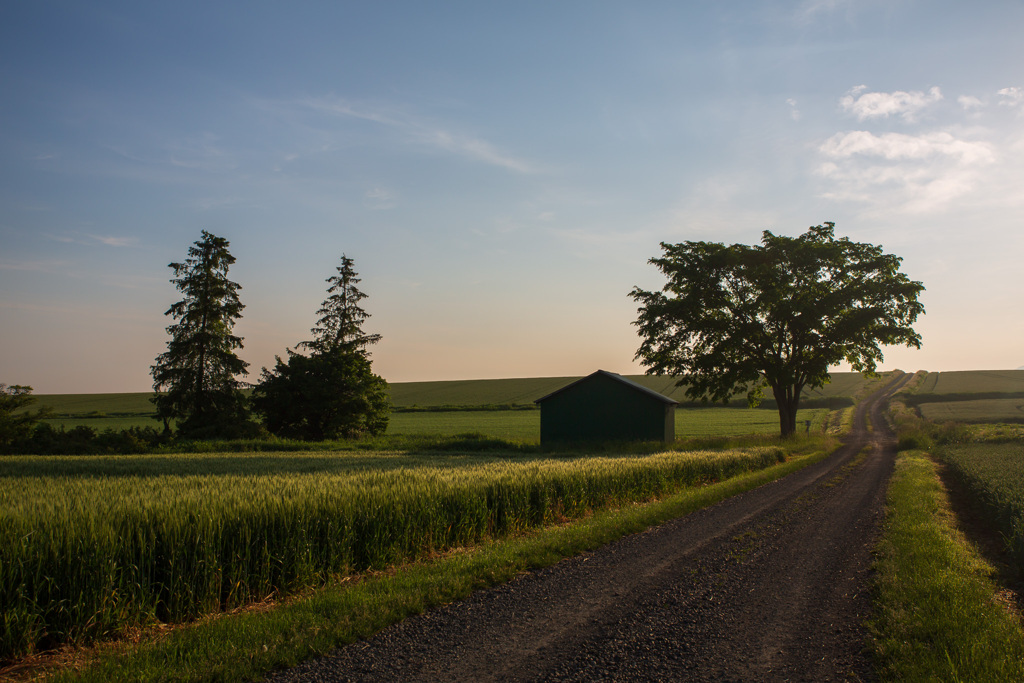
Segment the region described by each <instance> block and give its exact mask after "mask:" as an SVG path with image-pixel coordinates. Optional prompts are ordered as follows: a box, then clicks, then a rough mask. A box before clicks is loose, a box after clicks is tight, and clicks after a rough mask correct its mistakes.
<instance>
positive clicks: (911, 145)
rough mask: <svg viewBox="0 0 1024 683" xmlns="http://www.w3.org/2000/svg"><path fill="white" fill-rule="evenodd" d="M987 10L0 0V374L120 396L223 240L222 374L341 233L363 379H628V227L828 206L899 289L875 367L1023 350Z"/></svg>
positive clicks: (645, 236)
mask: <svg viewBox="0 0 1024 683" xmlns="http://www.w3.org/2000/svg"><path fill="white" fill-rule="evenodd" d="M1022 28H1024V5H1021V4H1020V3H1019V2H979V3H961V2H934V1H929V2H925V1H920V2H915V1H901V0H895V1H884V2H868V1H865V2H855V1H850V2H844V1H842V0H833V1H831V2H829V1H816V2H770V1H757V2H720V3H680V2H595V1H585V2H584V1H579V2H515V3H482V2H438V3H423V2H379V3H354V2H352V3H350V2H322V3H313V2H293V3H283V2H237V3H227V2H174V3H138V2H102V1H99V2H91V3H79V2H50V1H47V0H38V1H34V2H7V3H3V4H2V5H0V87H2V92H3V93H4V95H3V98H2V99H0V349H2V353H0V382H4V383H7V384H30V385H32V386H33V387H35V390H36V392H37V393H77V392H108V391H111V392H112V391H146V390H148V389H149V388H150V386H151V378H150V375H149V367H150V365H151V364H152V362H153V359H154V358H155V357H156V356H157V355H158V354H159V353H161V352H162V351H163V350H164V347H165V344H166V340H167V336H166V333H165V331H164V328H165V327H166V326H167V325H168V324H169V323H170V322H171V321H170V319H168V318H165V316H164V315H163V313H164V311H165V310H166V309H167V307H168V306H169V305H170V304H171V303H173V302H174V301H175V300H176V299H177V296H176V295H177V292H176V290H174V289H173V287H172V286H171V285H170V284H169V282H168V280H169V278H170V277H171V272H170V270H169V269H168V268H167V264H168V263H169V262H171V261H177V260H181V259H182V258H184V256H185V253H186V251H187V249H188V247H189V245H190V244H191V243H192V242H193V241H195V240H196V239H198V237H199V233H200V231H201V230H209V231H210V232H213V233H214V234H217V235H220V236H223V237H226V238H227V239H228V240H230V242H231V251H232V253H233V254H234V255H235V257H236V258H237V263H236V264H235V266H234V267H233V268H232V270H231V277H232V279H234V280H235V281H236V282H238V283H239V284H240V285H241V286H242V291H241V297H242V301H243V303H244V304H246V309H245V311H244V317H243V319H242V320H241V321H240V322H239V324H238V326H237V328H236V331H237V332H238V334H240V335H241V336H243V337H244V338H245V348H244V349H243V350H242V351H241V353H240V355H241V356H242V357H243V358H244V359H245V360H247V361H249V362H250V363H251V364H252V368H251V370H252V371H253V372H252V374H251V375H250V377H249V379H251V380H255V379H256V378H258V375H259V369H260V367H262V366H265V365H270V364H272V363H273V358H274V355H275V354H283V353H284V351H285V348H286V347H294V346H295V344H296V343H298V342H299V341H302V340H304V339H307V338H308V336H309V328H310V327H311V326H312V325H313V323H314V322H315V318H316V315H315V312H316V309H317V308H318V307H319V304H320V302H321V301H322V300H323V298H324V296H325V286H326V285H325V283H324V279H325V278H327V277H328V276H330V275H331V274H333V272H334V268H335V266H336V265H337V264H338V262H339V259H340V256H341V254H342V253H346V254H347V255H348V256H350V257H352V258H354V259H355V263H356V268H357V270H358V271H359V272H360V274H361V276H362V278H363V281H362V283H361V287H362V289H363V291H364V292H366V293H367V294H368V295H369V296H368V298H367V299H366V300H365V301H364V304H365V307H366V309H367V310H368V312H369V313H370V314H371V315H372V317H371V318H370V320H369V321H368V323H367V325H366V328H367V330H368V331H371V332H377V333H380V334H382V335H383V341H382V342H381V343H380V344H379V345H378V346H377V347H376V348H375V351H374V356H373V358H374V363H375V366H374V367H375V369H376V370H377V372H379V373H380V374H381V375H383V376H384V377H385V378H386V379H388V380H390V381H413V380H440V379H461V378H484V377H516V376H547V375H581V374H586V373H589V372H592V371H593V370H595V369H597V368H603V369H606V370H611V371H616V372H624V373H629V372H639V371H640V367H639V366H638V365H636V364H635V362H634V361H633V354H634V352H635V351H636V348H637V346H638V339H637V337H636V333H635V328H634V327H633V326H632V325H631V323H632V321H633V320H634V319H635V317H636V305H635V303H634V302H633V301H632V300H631V299H629V297H628V292H629V291H630V290H631V289H632V287H633V286H635V285H639V286H641V287H643V288H647V289H651V288H657V287H660V286H661V284H662V281H661V279H660V276H659V275H658V273H657V271H656V270H655V269H654V268H653V266H650V265H649V264H647V259H649V258H651V257H652V256H656V255H658V254H659V247H658V244H659V242H661V241H668V242H678V241H683V240H714V241H719V242H727V243H733V242H743V243H748V244H749V243H755V242H757V241H758V240H759V239H760V235H761V231H762V230H765V229H770V230H772V231H773V232H776V233H781V234H787V235H797V234H800V233H802V232H804V231H805V230H806V228H807V227H808V226H811V225H817V224H820V223H822V222H824V221H834V222H835V223H836V232H837V234H838V235H845V236H849V237H850V238H851V239H854V240H856V241H863V242H872V243H876V244H882V245H883V246H884V247H885V248H886V250H887V251H889V252H891V253H895V254H897V255H899V256H901V257H903V259H904V262H903V270H904V272H906V273H907V274H908V275H909V276H910V277H911V278H913V279H916V280H921V281H922V282H923V283H924V284H925V286H926V287H927V291H926V292H925V294H924V297H923V300H924V303H925V306H926V308H927V311H928V312H927V314H926V315H925V316H924V317H923V318H922V319H921V320H920V321H919V324H918V326H917V328H918V330H919V331H920V332H921V334H922V335H923V337H924V345H923V348H922V349H921V350H919V351H918V350H908V349H903V348H892V349H889V350H888V351H887V353H886V361H885V364H884V367H885V368H887V369H889V368H896V367H898V368H902V369H904V370H915V369H928V370H965V369H1002V368H1016V367H1019V366H1021V365H1024V342H1022V341H1021V340H1022V339H1024V305H1022V304H1021V280H1022V278H1021V272H1022V270H1024V269H1022V267H1021V265H1020V264H1021V260H1022V259H1021V256H1022V247H1024V237H1022V234H1024V230H1022V225H1021V224H1022V221H1021V218H1022V209H1024V47H1022V46H1024V41H1021V40H1020V35H1021V29H1022Z"/></svg>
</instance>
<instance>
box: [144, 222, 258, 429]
mask: <svg viewBox="0 0 1024 683" xmlns="http://www.w3.org/2000/svg"><path fill="white" fill-rule="evenodd" d="M228 246H229V243H228V241H227V240H226V239H224V238H223V237H217V236H216V235H213V234H210V233H209V232H207V231H205V230H203V231H202V237H201V239H199V240H197V241H196V242H195V244H193V246H192V247H190V248H189V250H188V258H187V259H185V261H184V262H182V263H171V264H170V265H169V267H170V268H171V269H173V270H174V275H175V277H174V279H172V280H171V283H172V284H173V285H174V286H175V287H176V288H177V289H178V290H179V291H180V292H181V293H182V294H183V297H184V298H182V300H181V301H178V302H177V303H175V304H173V305H172V306H171V307H170V308H169V309H168V310H167V311H166V313H165V315H169V316H172V317H173V318H174V320H175V321H176V322H175V323H174V324H173V325H170V326H169V327H168V328H167V333H168V334H169V335H170V336H171V338H170V340H169V341H168V342H167V351H165V352H164V353H162V354H160V355H159V356H157V358H156V364H155V365H153V366H152V368H151V372H152V374H153V389H154V390H155V391H156V392H158V393H157V396H156V397H155V398H154V399H153V402H154V403H155V404H156V409H157V417H158V419H162V420H163V421H164V426H165V428H167V427H168V424H169V421H170V420H171V419H172V418H173V419H176V420H177V421H178V425H177V426H178V431H179V433H180V434H182V435H185V436H197V437H208V436H242V435H245V433H246V432H248V431H251V430H250V429H249V427H250V426H251V424H250V423H249V421H248V418H247V408H246V401H245V396H244V395H243V394H242V391H241V388H242V382H241V381H240V380H239V379H237V376H238V375H246V374H248V370H246V368H247V367H248V366H249V364H248V363H246V362H245V361H243V360H242V359H240V358H239V357H238V356H237V355H236V353H235V350H236V349H240V348H242V339H241V337H238V336H236V335H234V334H233V333H232V330H233V329H234V325H235V321H236V320H237V319H238V318H241V317H242V309H243V308H245V306H243V305H242V303H241V301H240V300H239V298H238V291H239V290H240V289H241V287H240V286H239V285H238V284H237V283H235V282H232V281H231V280H229V279H228V269H229V267H230V266H231V264H233V263H234V262H235V257H234V256H232V255H231V253H230V252H229V251H228Z"/></svg>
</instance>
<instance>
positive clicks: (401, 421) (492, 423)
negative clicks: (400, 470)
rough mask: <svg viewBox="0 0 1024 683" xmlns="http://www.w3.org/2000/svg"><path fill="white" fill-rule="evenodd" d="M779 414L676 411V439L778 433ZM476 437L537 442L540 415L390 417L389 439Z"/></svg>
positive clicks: (815, 416) (820, 418) (820, 419)
mask: <svg viewBox="0 0 1024 683" xmlns="http://www.w3.org/2000/svg"><path fill="white" fill-rule="evenodd" d="M828 413H829V411H828V410H826V409H824V408H811V409H808V410H801V411H799V413H798V414H797V422H798V424H799V425H801V426H802V425H803V424H804V421H805V420H810V421H811V430H812V431H815V432H819V431H821V429H822V428H823V426H824V422H825V420H826V419H827V418H828ZM778 432H779V414H778V413H777V412H776V411H774V410H766V409H753V410H752V409H750V408H680V409H678V410H676V438H677V439H686V438H691V437H704V436H743V435H747V434H778ZM467 433H479V434H483V435H484V436H487V437H492V438H496V439H504V440H506V441H514V442H522V443H538V442H539V441H540V411H537V410H494V411H445V412H422V413H419V412H417V413H392V415H391V422H390V424H389V425H388V434H389V435H414V434H443V435H448V436H453V435H456V434H467Z"/></svg>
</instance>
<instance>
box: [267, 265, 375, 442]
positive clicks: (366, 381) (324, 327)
mask: <svg viewBox="0 0 1024 683" xmlns="http://www.w3.org/2000/svg"><path fill="white" fill-rule="evenodd" d="M337 271H338V272H337V274H336V275H333V276H331V277H329V278H327V282H328V284H329V285H330V286H329V287H328V289H327V293H328V294H329V296H328V297H327V299H326V300H325V301H324V302H323V304H322V305H321V306H320V310H318V311H317V314H318V315H320V319H319V320H318V321H317V324H316V326H315V327H313V328H312V330H311V331H312V333H313V339H312V341H306V342H301V343H300V344H299V347H300V348H305V349H308V350H309V351H310V355H308V356H305V355H303V354H301V353H297V352H294V351H292V350H290V349H288V350H287V351H288V360H287V361H284V360H282V359H281V357H280V356H278V357H277V359H276V360H277V363H276V365H275V367H274V369H273V370H272V371H271V370H267V369H266V368H263V374H262V376H261V378H260V383H259V384H258V385H257V386H256V389H255V390H254V391H253V397H252V401H253V406H254V408H255V409H256V411H257V412H258V413H259V414H260V415H262V417H263V423H264V426H265V427H266V428H267V429H268V430H269V431H270V432H271V433H273V434H277V435H278V436H284V437H289V438H298V439H308V440H315V441H319V440H322V439H337V438H355V437H358V436H362V435H366V434H369V435H377V434H383V433H384V431H385V430H386V429H387V426H388V414H389V412H390V410H391V406H390V399H389V397H388V391H387V386H388V385H387V382H385V381H384V379H383V378H381V377H380V376H379V375H376V374H374V373H373V369H372V367H371V362H370V358H369V355H370V354H369V351H368V350H367V347H368V346H370V345H372V344H376V343H377V342H379V341H380V339H381V336H380V335H379V334H366V333H365V332H363V328H362V325H363V323H364V322H365V321H366V319H367V318H369V317H370V315H369V313H367V312H366V311H365V310H363V308H362V307H361V306H360V305H359V302H360V301H362V300H363V299H365V298H366V294H364V293H363V292H361V291H359V289H358V288H357V287H356V284H358V283H359V281H360V280H359V277H358V274H357V273H356V271H355V268H354V261H353V260H352V259H350V258H349V257H348V256H345V255H342V257H341V265H340V266H338V268H337Z"/></svg>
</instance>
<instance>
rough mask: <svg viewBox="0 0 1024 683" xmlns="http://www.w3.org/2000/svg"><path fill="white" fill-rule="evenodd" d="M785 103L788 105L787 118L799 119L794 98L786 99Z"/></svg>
mask: <svg viewBox="0 0 1024 683" xmlns="http://www.w3.org/2000/svg"><path fill="white" fill-rule="evenodd" d="M786 104H788V105H789V118H791V119H793V120H794V121H799V120H800V110H799V109H797V108H796V100H794V99H793V98H789V99H788V100H786Z"/></svg>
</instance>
